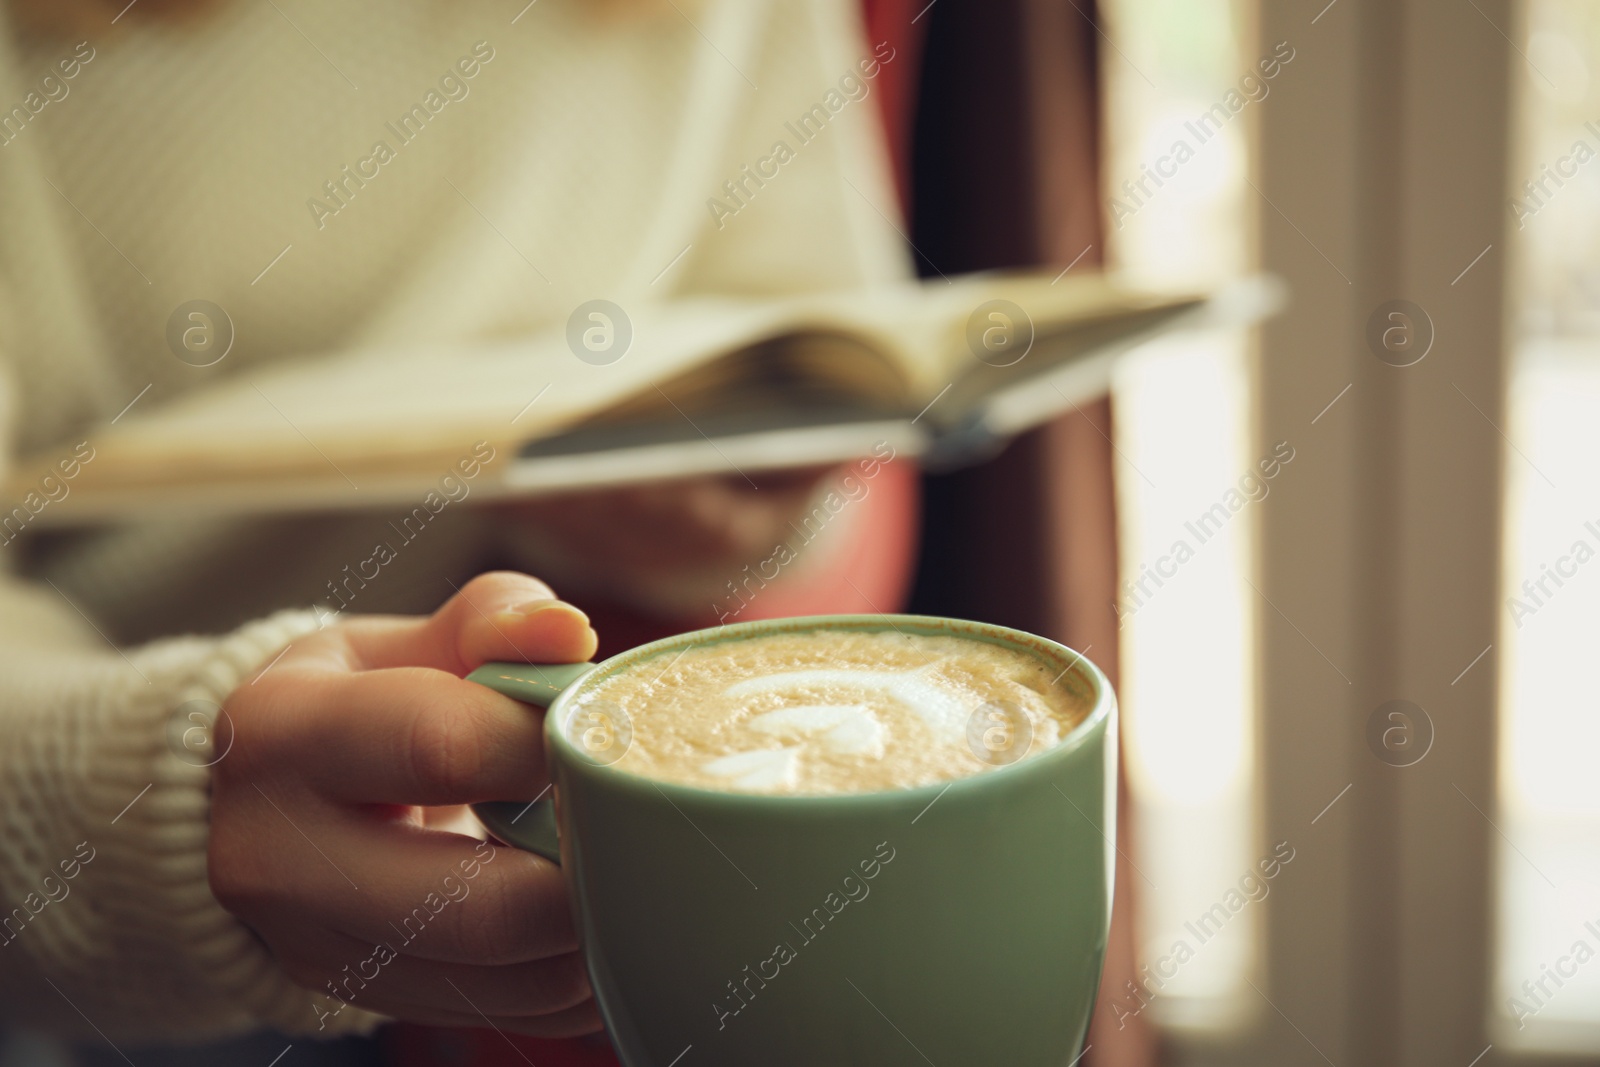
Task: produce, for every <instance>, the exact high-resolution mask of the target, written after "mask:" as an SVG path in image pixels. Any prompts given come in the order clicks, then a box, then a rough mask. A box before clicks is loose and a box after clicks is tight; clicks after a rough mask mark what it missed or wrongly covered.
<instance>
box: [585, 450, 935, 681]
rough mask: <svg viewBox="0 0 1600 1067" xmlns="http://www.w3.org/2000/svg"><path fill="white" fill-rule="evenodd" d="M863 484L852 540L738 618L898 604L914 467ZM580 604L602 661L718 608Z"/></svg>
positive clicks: (785, 579)
mask: <svg viewBox="0 0 1600 1067" xmlns="http://www.w3.org/2000/svg"><path fill="white" fill-rule="evenodd" d="M867 484H868V485H869V486H870V488H869V490H868V492H867V494H866V495H865V496H863V497H862V498H861V499H860V500H858V501H856V502H854V503H852V504H850V505H849V507H850V508H851V509H853V511H854V514H853V515H852V516H851V521H852V522H853V523H854V524H855V526H854V530H853V531H852V532H853V533H854V536H853V537H851V538H850V539H849V541H848V542H847V543H846V544H843V545H840V546H837V547H838V554H837V555H836V556H834V558H832V559H831V560H829V561H828V564H827V566H826V567H823V568H821V569H819V570H804V571H801V572H799V573H798V574H794V575H790V574H783V575H780V576H779V578H778V579H777V580H775V581H773V582H772V583H770V584H769V585H767V586H766V588H764V589H762V590H761V591H760V593H759V595H757V596H755V597H754V598H753V599H751V600H749V601H748V602H746V603H745V604H744V607H743V609H742V610H740V611H739V614H738V616H737V621H739V622H749V621H752V620H755V619H778V618H787V617H790V616H795V615H838V614H850V613H863V614H876V613H879V612H894V611H899V610H901V609H902V608H903V607H904V606H905V602H906V599H907V598H908V597H909V596H910V593H911V580H912V576H913V572H914V570H915V568H916V550H917V522H918V517H919V506H918V505H919V502H920V491H921V483H920V481H919V479H918V474H917V470H916V468H915V467H914V466H913V465H912V464H911V463H909V462H907V461H906V460H903V459H902V460H895V461H892V462H890V463H887V464H885V465H884V466H883V467H881V468H880V469H879V471H878V473H877V475H876V476H875V477H873V479H872V480H871V481H870V482H869V483H867ZM579 606H580V607H582V608H583V610H584V611H586V612H588V613H589V617H590V619H591V620H593V622H594V626H595V629H596V630H598V631H599V633H600V652H599V655H601V656H611V655H615V654H616V653H618V652H622V651H624V650H626V649H629V648H632V647H634V646H635V645H641V644H644V643H645V642H646V641H654V640H656V639H657V638H661V637H667V636H670V635H672V634H676V633H682V632H684V631H685V630H698V629H701V628H703V627H707V626H715V625H717V624H718V622H719V621H721V617H720V616H719V611H718V606H717V605H713V604H710V603H708V604H707V605H706V607H705V610H704V611H703V612H694V613H692V614H690V615H687V616H684V617H682V618H677V619H663V618H656V617H651V616H647V615H643V614H640V613H639V612H637V611H634V610H631V609H628V608H625V607H621V606H619V605H615V604H608V603H603V602H593V601H589V600H585V601H583V602H582V603H581V604H580V605H579ZM737 606H738V601H733V600H725V601H723V603H722V604H721V605H720V607H721V611H723V612H726V611H728V610H730V609H731V608H733V607H737ZM728 621H734V620H732V619H729V620H728Z"/></svg>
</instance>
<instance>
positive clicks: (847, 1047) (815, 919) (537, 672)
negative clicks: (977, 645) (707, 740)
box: [469, 615, 1117, 1067]
mask: <svg viewBox="0 0 1600 1067" xmlns="http://www.w3.org/2000/svg"><path fill="white" fill-rule="evenodd" d="M891 628H892V629H894V630H897V631H900V632H903V633H915V634H932V635H949V636H955V637H964V638H969V639H975V640H979V641H988V642H993V643H995V644H999V645H1005V646H1008V647H1012V648H1016V649H1021V650H1023V651H1027V652H1031V653H1033V654H1035V655H1037V656H1040V657H1042V658H1043V659H1045V660H1046V661H1047V662H1049V663H1051V664H1053V665H1059V666H1058V669H1059V670H1060V672H1061V677H1060V679H1059V681H1058V682H1057V684H1059V685H1064V686H1067V687H1068V688H1069V689H1071V690H1073V691H1074V692H1076V693H1077V694H1079V695H1080V696H1081V697H1082V699H1083V700H1084V702H1085V703H1086V705H1087V706H1088V707H1089V708H1090V709H1091V710H1090V712H1089V714H1088V716H1087V717H1086V718H1085V719H1084V721H1083V722H1082V723H1081V724H1080V725H1079V726H1078V727H1077V728H1076V729H1075V730H1073V731H1072V733H1071V734H1069V735H1068V736H1067V737H1066V738H1065V739H1064V740H1063V741H1062V742H1061V743H1059V744H1057V745H1055V746H1054V747H1052V748H1049V749H1046V750H1044V751H1041V752H1036V753H1033V754H1032V755H1030V756H1029V757H1028V758H1026V759H1023V760H1020V761H1018V762H1014V763H1010V764H1009V765H1007V766H1002V767H999V768H996V769H991V770H986V771H984V772H983V773H981V774H977V775H974V776H973V777H970V778H961V779H956V780H954V781H951V782H946V783H943V784H935V785H930V786H923V787H919V788H916V789H901V790H888V791H877V792H868V793H856V794H849V795H844V796H811V797H807V796H799V797H796V796H757V795H748V794H740V793H728V792H720V791H714V790H707V789H700V788H694V787H690V786H684V785H676V784H672V783H667V782H657V781H653V780H651V779H647V778H643V777H640V776H637V775H634V774H631V773H627V772H623V771H619V770H617V769H616V768H614V767H612V766H610V765H608V763H607V762H606V758H605V755H604V754H602V755H601V756H600V757H599V758H596V757H595V756H593V755H591V754H590V752H589V751H586V749H585V747H584V745H583V744H581V743H574V741H573V740H572V739H571V738H569V736H568V730H569V728H570V725H569V720H570V719H571V718H572V717H573V716H574V715H575V714H577V713H578V711H577V709H575V706H574V705H575V698H577V697H578V696H579V695H580V694H582V693H583V692H584V691H586V690H587V689H588V688H589V687H590V686H592V685H594V684H595V683H596V682H598V681H599V680H600V679H602V678H605V677H609V676H611V675H614V674H616V673H618V672H621V671H626V670H628V669H630V668H633V667H635V666H637V665H638V664H640V663H642V662H644V661H646V660H651V659H655V658H657V657H661V660H660V662H661V665H662V666H663V667H665V666H666V665H667V663H668V662H670V660H671V657H672V656H674V655H676V654H677V653H678V652H679V651H681V650H682V649H684V648H687V647H690V646H698V645H706V644H717V643H725V642H734V641H740V640H745V639H748V638H751V637H759V636H763V635H767V634H778V633H805V632H809V631H813V630H820V629H827V630H841V629H844V630H888V629H891ZM646 669H647V670H648V669H652V668H648V667H647V668H646ZM469 677H470V678H471V679H472V680H473V681H476V682H481V683H482V684H484V685H487V686H489V687H491V688H493V689H495V690H497V691H499V692H502V693H505V694H507V695H509V696H512V697H514V698H517V699H519V700H525V701H527V702H529V703H531V704H537V705H541V706H545V707H547V708H548V709H549V710H548V711H547V712H546V716H545V739H546V742H545V743H546V746H547V749H548V753H549V758H550V765H551V780H552V782H553V783H554V799H555V804H554V812H552V810H551V805H549V804H548V803H547V802H541V803H539V804H536V805H532V806H530V805H526V804H520V803H491V804H480V805H477V807H476V810H477V812H478V815H479V817H480V818H481V819H482V820H483V822H484V823H485V825H487V826H488V827H489V829H490V830H491V832H493V833H494V834H495V835H496V836H497V837H499V838H501V839H502V840H505V841H507V842H508V843H511V844H514V845H518V846H520V847H523V848H527V849H529V850H531V851H534V852H539V853H541V854H543V855H545V856H547V857H550V858H554V859H558V862H560V863H561V865H562V868H563V870H564V872H565V875H566V879H567V884H568V887H569V889H570V891H571V896H572V901H573V910H574V918H575V922H576V926H577V929H578V934H579V938H580V939H581V942H582V945H583V951H584V955H585V959H586V960H587V963H588V969H589V976H590V979H591V982H592V984H593V987H594V991H595V996H596V998H597V1000H598V1003H599V1006H600V1010H601V1013H602V1014H603V1016H604V1018H605V1021H606V1026H607V1029H608V1030H609V1032H610V1035H611V1038H612V1040H613V1042H614V1043H615V1045H616V1048H617V1051H618V1054H619V1055H620V1056H621V1058H622V1061H623V1063H624V1064H626V1065H628V1067H702V1065H713V1064H717V1065H720V1064H727V1065H738V1067H751V1065H758V1064H759V1065H762V1067H845V1065H852V1064H860V1065H871V1067H892V1065H897V1064H907V1065H916V1067H926V1065H927V1064H930V1063H931V1064H934V1065H936V1067H962V1065H983V1067H994V1065H997V1064H1004V1065H1006V1067H1046V1065H1049V1067H1065V1065H1066V1064H1068V1063H1070V1062H1071V1061H1072V1060H1073V1059H1074V1058H1075V1057H1076V1056H1077V1055H1078V1053H1079V1049H1080V1048H1081V1047H1082V1044H1083V1040H1084V1033H1085V1031H1086V1029H1087V1028H1088V1023H1089V1015H1090V1012H1091V1010H1092V1008H1093V1006H1094V999H1095V992H1096V989H1097V987H1098V986H1099V981H1100V967H1101V961H1102V959H1103V957H1104V953H1105V946H1106V936H1107V931H1108V928H1109V925H1110V912H1111V888H1112V872H1113V868H1114V864H1113V851H1112V849H1113V846H1112V841H1113V840H1114V837H1115V834H1116V829H1115V826H1114V818H1115V806H1114V797H1115V789H1116V777H1115V776H1116V765H1117V759H1116V736H1117V734H1116V698H1115V696H1114V695H1113V693H1112V691H1111V687H1110V685H1109V683H1108V682H1107V681H1106V678H1105V676H1104V675H1103V674H1102V673H1101V672H1100V671H1099V670H1098V669H1097V668H1096V667H1095V666H1094V665H1093V664H1092V663H1090V662H1089V661H1088V660H1086V659H1084V658H1083V657H1082V656H1080V655H1078V654H1077V653H1076V652H1073V651H1072V650H1071V649H1069V648H1066V647H1064V646H1062V645H1058V644H1056V643H1055V642H1053V641H1047V640H1045V639H1044V638H1042V637H1036V636H1034V635H1032V634H1027V633H1022V632H1020V631H1017V630H1009V629H1006V628H1004V627H1000V626H989V625H985V624H980V623H974V622H964V621H958V620H953V619H939V618H928V617H922V616H911V615H860V616H855V615H851V616H821V617H815V618H804V619H778V620H768V621H760V622H752V623H741V624H737V625H732V626H723V627H719V628H717V629H713V630H702V631H698V632H695V633H689V634H682V635H679V636H677V637H671V638H668V639H666V640H664V641H656V642H654V643H652V644H648V645H643V646H641V647H639V648H635V649H632V650H631V651H628V652H624V653H622V654H621V655H618V656H613V657H612V658H610V659H608V660H605V661H604V662H602V663H600V664H599V665H594V664H576V665H573V664H568V665H563V666H554V667H552V666H533V665H529V664H511V663H494V664H489V665H487V666H485V667H483V668H481V669H479V670H477V671H474V672H473V673H472V674H471V675H469ZM577 725H578V726H579V727H580V729H579V736H580V737H581V736H582V729H581V728H582V727H583V723H582V722H580V723H579V724H577ZM614 725H615V724H608V726H607V729H611V728H612V727H614ZM623 734H624V736H622V737H621V738H620V741H621V742H623V743H625V742H626V736H625V730H624V731H623ZM618 740H619V738H618V737H617V736H615V735H613V736H611V737H610V739H609V741H608V742H607V744H609V745H615V744H616V743H617V742H618ZM602 748H605V746H602ZM558 823H559V826H558V825H557V824H558Z"/></svg>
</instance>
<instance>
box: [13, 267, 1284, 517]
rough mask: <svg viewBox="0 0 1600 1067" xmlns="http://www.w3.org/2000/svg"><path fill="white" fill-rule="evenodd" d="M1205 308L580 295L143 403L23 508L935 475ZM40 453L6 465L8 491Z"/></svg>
mask: <svg viewBox="0 0 1600 1067" xmlns="http://www.w3.org/2000/svg"><path fill="white" fill-rule="evenodd" d="M1206 304H1207V300H1206V299H1205V298H1204V297H1201V296H1197V295H1193V294H1188V295H1172V294H1157V293H1152V292H1148V291H1144V290H1140V289H1137V288H1133V287H1129V286H1126V285H1123V284H1120V283H1118V282H1117V281H1115V280H1113V279H1110V278H1107V277H1104V276H1101V275H1097V274H1083V275H1069V276H1066V277H1058V278H1057V279H1055V280H1052V278H1051V276H1050V275H1048V274H1044V275H1037V276H1035V275H972V276H967V277H963V278H958V279H956V280H954V281H953V282H945V281H939V280H935V281H931V282H921V283H907V284H905V285H902V286H896V287H892V288H887V289H877V290H868V291H857V292H849V293H839V294H828V295H817V296H803V297H793V298H786V299H780V300H735V299H721V298H718V299H709V298H708V299H694V300H686V301H674V302H664V303H660V304H657V305H653V306H648V307H639V308H628V309H626V310H623V309H619V308H617V307H616V306H615V305H585V306H584V307H583V308H580V309H578V311H577V312H575V313H574V318H573V320H572V321H571V322H569V323H568V325H567V328H566V329H563V330H556V331H552V332H550V333H549V334H543V335H539V336H536V337H532V338H519V339H515V340H506V341H500V342H482V343H476V344H472V345H462V346H459V347H456V348H454V349H451V350H441V349H440V348H439V347H437V346H434V347H429V348H425V349H423V348H419V349H416V350H410V351H394V350H383V351H371V352H353V353H345V354H341V355H338V356H331V357H323V358H320V359H314V360H303V361H297V362H293V363H280V364H274V365H272V366H270V367H266V368H262V369H255V370H251V371H249V372H248V373H243V374H240V375H236V376H233V377H227V378H223V379H221V380H220V381H218V382H216V383H214V384H211V385H208V386H206V387H204V388H202V389H198V390H194V391H192V392H188V393H185V394H183V395H181V396H179V397H177V398H176V399H173V400H171V401H168V402H164V403H162V402H150V401H146V403H145V404H144V405H142V406H141V408H138V409H135V410H134V411H132V412H130V413H128V414H127V415H126V417H122V418H120V419H119V420H118V421H117V422H116V423H115V424H114V425H110V426H107V427H104V428H102V429H100V430H98V431H96V432H94V433H93V435H92V436H91V437H90V440H89V443H90V445H91V446H92V450H93V458H92V459H91V460H89V461H86V462H81V463H75V464H74V467H76V473H75V474H74V476H73V478H72V480H71V483H70V492H68V493H66V494H65V495H64V496H62V497H61V498H60V499H59V501H55V502H52V503H51V505H50V507H49V508H48V509H47V510H46V511H45V512H43V513H42V514H40V516H39V518H40V520H41V523H42V524H58V523H68V522H79V521H87V520H97V519H102V518H107V517H120V516H127V515H134V514H138V513H141V512H154V511H159V512H161V513H162V514H171V513H172V512H173V510H174V509H180V510H189V511H205V512H250V511H269V510H310V509H321V508H361V507H373V506H378V505H388V504H391V503H395V502H403V501H407V500H414V499H415V498H417V497H420V496H421V495H422V494H424V493H426V492H427V491H428V490H429V489H430V488H432V487H434V486H435V485H436V484H437V483H438V481H439V479H440V477H441V476H443V475H447V474H449V473H450V472H452V471H453V470H456V469H457V468H458V465H460V464H461V463H462V462H463V460H468V461H474V460H475V461H476V462H473V463H472V465H473V467H474V470H475V475H474V476H475V477H476V478H477V482H476V484H475V485H474V489H473V491H474V493H483V492H487V493H489V494H491V495H493V494H500V495H529V494H533V493H539V492H550V491H558V490H567V489H575V488H581V487H587V486H600V485H614V484H623V483H628V482H639V481H649V480H659V479H669V478H675V477H682V476H687V475H693V474H703V473H716V472H721V473H726V474H730V475H735V474H736V473H737V474H744V475H746V476H748V475H749V474H751V473H753V472H755V471H760V470H770V469H777V468H785V467H794V466H801V465H811V464H820V463H828V462H834V461H842V460H847V459H850V458H854V457H857V456H862V455H866V454H868V453H869V452H871V451H872V450H873V449H874V448H875V447H881V444H882V443H884V442H887V443H888V445H889V447H892V448H893V449H894V450H895V454H897V455H907V456H920V457H922V458H923V460H924V461H925V462H928V463H932V464H935V465H939V464H951V463H955V462H959V461H961V460H962V459H964V458H972V457H976V456H980V455H982V454H984V453H985V452H987V451H988V450H991V449H992V448H993V447H994V446H995V444H996V442H999V441H1003V440H1004V439H1005V438H1007V437H1009V436H1010V435H1012V434H1015V433H1017V432H1020V431H1021V430H1024V429H1026V428H1028V427H1030V426H1032V425H1035V424H1037V423H1039V422H1043V421H1045V420H1046V419H1048V418H1049V417H1051V416H1052V415H1054V414H1056V413H1058V412H1059V411H1061V410H1064V409H1067V408H1069V407H1070V406H1071V405H1072V404H1075V403H1079V402H1082V401H1084V400H1087V399H1090V398H1092V397H1093V396H1095V395H1098V394H1100V393H1103V392H1104V391H1105V389H1106V387H1107V384H1108V381H1109V365H1110V361H1111V359H1112V358H1113V357H1114V356H1115V355H1116V354H1118V353H1120V352H1121V351H1124V350H1125V349H1126V348H1127V347H1129V346H1131V345H1132V344H1135V343H1137V342H1138V341H1140V340H1143V339H1146V338H1148V337H1150V336H1152V335H1153V334H1154V333H1156V332H1158V331H1160V330H1162V329H1165V328H1168V327H1170V326H1171V325H1173V324H1174V323H1176V322H1178V321H1179V320H1180V319H1183V318H1185V317H1192V316H1193V315H1194V313H1196V312H1197V311H1199V310H1201V309H1203V308H1204V307H1205V305H1206ZM1259 313H1260V312H1259V310H1258V311H1255V312H1252V313H1248V314H1249V315H1250V317H1254V315H1255V314H1259ZM485 443H486V444H485ZM490 455H492V456H493V459H492V460H490V461H488V462H483V461H484V459H485V457H486V456H490ZM56 459H57V457H54V456H45V457H37V458H36V459H35V460H34V461H33V462H30V463H24V464H21V465H20V466H19V468H18V469H17V471H16V473H15V475H14V477H13V479H12V482H11V484H10V486H8V489H9V490H10V496H11V498H12V499H13V500H21V499H22V498H23V496H24V494H26V493H28V492H30V491H33V492H37V489H38V485H39V482H40V479H41V478H42V477H44V476H46V475H47V474H48V473H49V472H50V471H51V470H52V469H54V468H53V466H52V464H53V461H56ZM479 466H481V468H482V471H481V473H476V472H477V468H478V467H479Z"/></svg>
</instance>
